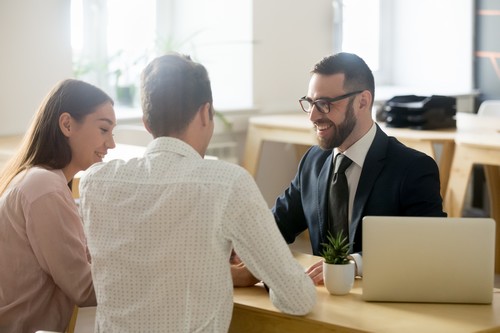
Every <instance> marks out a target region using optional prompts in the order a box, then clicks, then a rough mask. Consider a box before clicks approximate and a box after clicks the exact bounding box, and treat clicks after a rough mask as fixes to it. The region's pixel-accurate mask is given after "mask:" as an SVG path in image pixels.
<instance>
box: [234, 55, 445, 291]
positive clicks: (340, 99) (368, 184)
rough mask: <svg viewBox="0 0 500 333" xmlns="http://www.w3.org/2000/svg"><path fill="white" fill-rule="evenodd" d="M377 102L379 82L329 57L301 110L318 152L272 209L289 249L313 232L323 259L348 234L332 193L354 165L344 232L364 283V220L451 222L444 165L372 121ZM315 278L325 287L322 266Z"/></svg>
mask: <svg viewBox="0 0 500 333" xmlns="http://www.w3.org/2000/svg"><path fill="white" fill-rule="evenodd" d="M374 95H375V83H374V78H373V74H372V72H371V70H370V68H369V67H368V66H367V64H366V63H365V62H364V61H363V59H361V58H360V57H359V56H357V55H355V54H352V53H345V52H342V53H338V54H334V55H331V56H327V57H325V58H323V59H321V61H319V62H318V63H317V64H316V65H315V66H314V69H313V70H312V76H311V79H310V81H309V88H308V91H307V95H306V96H304V97H302V98H300V100H299V103H300V107H301V108H302V110H303V111H304V112H306V113H307V114H309V120H310V121H311V123H312V124H313V126H314V128H315V129H316V136H317V139H318V145H317V146H313V147H311V148H310V149H309V150H308V151H307V152H306V154H305V155H304V156H303V157H302V159H301V162H300V163H299V167H298V171H297V174H296V175H295V177H294V179H293V180H292V182H291V184H290V185H289V187H288V188H287V189H286V190H285V191H284V193H283V194H282V195H281V196H280V197H278V198H277V200H276V202H275V205H274V207H273V208H272V212H273V214H274V217H275V220H276V223H277V225H278V228H279V229H280V231H281V234H282V235H283V237H284V238H285V240H286V242H287V243H293V242H294V241H295V238H296V237H297V236H298V235H299V234H300V233H302V232H304V231H305V230H308V231H309V238H310V242H311V247H312V252H313V254H314V255H320V252H321V250H322V245H321V244H322V243H326V242H327V235H328V232H330V233H331V234H332V235H335V234H336V233H337V232H338V231H339V230H340V229H341V228H340V227H339V228H337V227H335V221H334V219H335V218H334V216H336V215H334V214H335V213H336V212H337V211H338V210H335V211H334V209H332V208H329V207H330V204H331V203H332V202H334V200H337V198H336V197H335V196H334V195H331V196H330V195H329V193H330V192H329V191H330V189H329V188H330V182H331V180H332V179H335V178H334V177H333V170H334V163H335V160H336V159H337V158H338V157H340V156H342V157H340V158H339V160H340V159H345V157H347V158H348V159H347V162H348V163H347V165H348V166H347V167H346V169H345V176H346V180H347V187H348V193H347V194H346V196H347V197H348V198H346V201H347V207H346V209H345V213H344V217H343V218H344V219H345V221H343V222H344V225H345V227H344V229H343V230H345V233H344V234H348V235H349V241H350V242H351V257H352V259H353V260H354V261H355V262H356V270H357V275H359V276H362V274H363V271H362V267H363V265H362V263H363V261H362V249H363V244H362V231H363V230H362V229H363V224H362V219H363V217H364V216H368V215H378V216H446V215H447V214H446V213H444V212H443V208H442V198H441V194H440V180H439V170H438V167H437V164H436V162H435V161H434V160H433V159H432V158H431V157H429V156H427V155H425V154H424V153H421V152H419V151H416V150H414V149H411V148H409V147H406V146H405V145H403V144H402V143H400V142H399V141H398V140H396V139H395V138H394V137H389V136H387V135H386V134H385V133H384V132H383V131H382V130H381V128H380V127H379V126H378V125H377V124H376V123H375V122H374V121H373V119H372V107H373V99H374ZM349 160H350V161H349ZM334 193H335V192H334ZM332 207H337V206H332ZM307 273H308V274H309V276H310V277H311V278H312V279H313V281H314V283H315V284H320V283H323V266H322V261H318V262H317V263H316V264H314V265H312V266H311V267H309V269H308V270H307ZM240 275H241V276H244V277H245V280H244V281H243V279H242V281H241V284H242V285H245V284H246V285H249V284H252V283H255V282H256V281H257V280H258V279H256V278H254V279H252V277H251V274H249V273H248V272H247V274H245V273H244V272H242V273H241V274H240Z"/></svg>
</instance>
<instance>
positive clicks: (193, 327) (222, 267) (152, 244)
mask: <svg viewBox="0 0 500 333" xmlns="http://www.w3.org/2000/svg"><path fill="white" fill-rule="evenodd" d="M80 191H81V198H82V199H81V212H82V216H83V219H84V223H85V230H86V233H87V237H88V245H89V250H90V253H91V255H92V260H93V263H92V272H93V278H94V285H95V288H96V294H97V303H98V307H97V322H96V327H97V328H98V331H100V332H120V333H124V332H225V331H227V330H228V327H229V323H230V321H231V315H232V308H233V298H232V291H233V286H232V279H231V274H230V266H229V257H230V253H231V249H232V248H233V247H234V249H235V251H236V252H237V253H238V255H239V256H240V257H241V259H242V260H243V261H244V262H245V263H246V265H247V266H248V268H249V269H250V271H251V272H252V273H253V274H254V275H255V276H256V277H257V278H259V279H262V280H263V281H264V282H265V283H266V284H267V285H268V286H269V287H270V289H271V291H270V297H271V300H272V302H273V304H274V305H275V306H276V307H277V308H278V309H279V310H281V311H283V312H286V313H290V314H296V315H303V314H306V313H307V312H309V311H310V310H311V309H312V307H313V305H314V303H315V299H316V289H315V287H314V285H313V283H312V281H311V279H310V278H309V277H308V276H307V275H306V274H305V272H304V269H303V268H302V267H301V266H300V265H299V264H298V263H297V262H296V261H295V260H294V259H293V257H292V255H291V253H290V251H289V248H288V246H287V245H286V243H285V241H284V240H283V237H282V236H281V234H280V232H279V231H278V228H277V227H276V223H275V222H274V218H273V215H272V213H271V211H270V210H269V208H268V207H267V204H266V202H265V200H264V199H263V197H262V195H261V193H260V191H259V190H258V188H257V185H256V184H255V182H254V180H253V178H252V177H251V176H250V175H249V174H248V172H246V171H245V170H244V169H243V168H241V167H239V166H237V165H234V164H230V163H227V162H223V161H219V160H205V159H203V158H202V157H201V156H200V155H199V154H198V153H197V152H196V151H195V150H194V149H193V148H192V147H191V146H190V145H188V144H187V143H185V142H183V141H181V140H178V139H174V138H166V137H162V138H157V139H155V140H153V142H151V143H150V144H149V145H148V147H147V149H146V153H145V156H144V157H143V158H136V159H132V160H130V161H128V162H124V161H120V160H113V161H110V162H108V163H106V164H105V163H100V164H96V165H94V166H93V167H91V168H90V169H89V170H88V171H87V172H86V173H85V175H84V176H83V177H82V180H81V184H80Z"/></svg>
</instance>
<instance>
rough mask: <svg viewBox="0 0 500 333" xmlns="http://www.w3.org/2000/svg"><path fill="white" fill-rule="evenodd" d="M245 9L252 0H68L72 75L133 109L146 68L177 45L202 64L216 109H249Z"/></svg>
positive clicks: (249, 49)
mask: <svg viewBox="0 0 500 333" xmlns="http://www.w3.org/2000/svg"><path fill="white" fill-rule="evenodd" d="M251 10H252V5H251V1H250V0H239V1H231V0H213V1H210V2H207V1H203V0H128V1H121V0H72V16H71V20H72V47H73V59H74V74H75V76H76V77H79V78H82V79H84V80H87V81H89V82H91V83H94V84H96V85H98V86H99V87H101V88H103V89H104V90H106V91H107V92H108V93H109V94H110V95H111V96H113V97H114V98H115V100H116V102H117V105H124V106H132V107H137V106H138V105H139V96H138V89H137V88H138V85H139V80H140V72H141V71H142V69H143V68H144V66H145V65H146V64H147V63H148V62H149V61H150V60H152V59H153V58H155V57H156V56H158V55H161V54H164V53H166V52H171V51H176V52H180V53H184V54H189V55H190V56H191V58H192V59H193V60H195V61H198V62H200V63H202V64H203V65H204V66H205V67H206V68H207V70H208V72H209V75H210V78H211V81H212V90H213V96H214V106H215V108H217V109H219V110H224V109H244V108H250V107H252V11H251ZM214 17H217V19H216V20H215V19H214Z"/></svg>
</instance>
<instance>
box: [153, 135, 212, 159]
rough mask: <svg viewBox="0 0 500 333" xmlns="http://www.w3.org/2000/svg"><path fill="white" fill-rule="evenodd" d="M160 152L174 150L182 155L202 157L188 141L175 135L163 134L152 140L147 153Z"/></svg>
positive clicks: (173, 151)
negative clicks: (174, 136)
mask: <svg viewBox="0 0 500 333" xmlns="http://www.w3.org/2000/svg"><path fill="white" fill-rule="evenodd" d="M158 152H172V153H176V154H179V155H181V156H185V157H190V158H198V159H202V157H201V156H200V154H198V152H197V151H196V150H195V149H194V148H193V147H192V146H191V145H189V144H188V143H186V142H184V141H182V140H180V139H177V138H173V137H167V136H161V137H158V138H156V139H154V140H153V141H151V142H150V143H149V144H148V146H147V147H146V152H145V155H149V154H154V153H158Z"/></svg>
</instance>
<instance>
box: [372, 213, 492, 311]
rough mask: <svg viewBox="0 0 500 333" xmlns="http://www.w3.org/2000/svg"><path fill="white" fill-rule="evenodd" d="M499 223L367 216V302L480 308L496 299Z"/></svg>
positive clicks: (488, 220)
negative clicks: (496, 240) (416, 303)
mask: <svg viewBox="0 0 500 333" xmlns="http://www.w3.org/2000/svg"><path fill="white" fill-rule="evenodd" d="M494 259H495V221H494V220H493V219H490V218H434V217H394V216H392V217H385V216H366V217H365V218H364V219H363V295H362V298H363V299H364V300H366V301H384V302H428V303H482V304H489V303H491V302H492V298H493V287H494V275H495V273H494V266H495V260H494Z"/></svg>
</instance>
